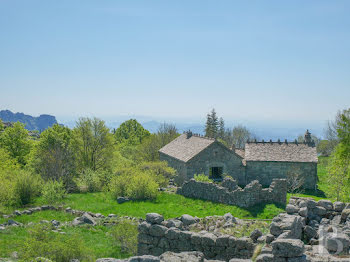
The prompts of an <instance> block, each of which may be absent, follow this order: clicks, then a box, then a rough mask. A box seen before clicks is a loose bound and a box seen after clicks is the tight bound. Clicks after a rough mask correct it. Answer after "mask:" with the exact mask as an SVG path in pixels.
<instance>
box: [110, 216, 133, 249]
mask: <svg viewBox="0 0 350 262" xmlns="http://www.w3.org/2000/svg"><path fill="white" fill-rule="evenodd" d="M137 234H138V231H137V225H136V224H135V223H133V222H131V221H129V220H121V221H120V222H119V223H118V224H116V225H115V226H114V227H113V229H112V231H111V236H112V238H113V240H114V243H115V245H116V246H119V247H120V249H121V252H122V253H127V254H128V255H135V254H136V251H137Z"/></svg>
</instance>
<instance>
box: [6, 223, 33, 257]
mask: <svg viewBox="0 0 350 262" xmlns="http://www.w3.org/2000/svg"><path fill="white" fill-rule="evenodd" d="M27 237H28V232H27V229H26V228H23V227H10V228H8V229H6V230H5V231H1V232H0V257H10V256H11V254H12V252H14V251H18V250H19V249H20V248H21V246H23V242H24V241H25V239H26V238H27Z"/></svg>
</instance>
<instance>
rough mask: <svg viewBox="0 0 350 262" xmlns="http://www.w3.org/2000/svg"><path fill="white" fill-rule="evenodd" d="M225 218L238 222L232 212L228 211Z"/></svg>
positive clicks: (228, 220)
mask: <svg viewBox="0 0 350 262" xmlns="http://www.w3.org/2000/svg"><path fill="white" fill-rule="evenodd" d="M224 219H225V221H227V222H231V223H236V222H237V220H236V218H235V217H234V216H233V215H232V214H231V213H226V214H225V215H224Z"/></svg>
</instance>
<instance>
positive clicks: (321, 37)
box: [0, 0, 350, 121]
mask: <svg viewBox="0 0 350 262" xmlns="http://www.w3.org/2000/svg"><path fill="white" fill-rule="evenodd" d="M0 40H1V41H0V109H10V110H12V111H15V112H18V111H19V112H24V113H27V114H32V115H39V114H41V113H48V114H53V115H56V116H77V115H80V116H82V115H95V116H99V117H113V116H116V115H145V116H151V117H157V118H171V117H177V118H185V117H186V118H187V117H193V118H196V117H200V116H201V117H203V116H205V114H206V113H207V112H208V111H209V110H210V109H211V108H212V107H215V108H216V110H217V111H218V112H219V113H220V115H222V116H223V117H224V118H225V119H231V120H233V119H246V120H251V121H254V120H256V119H260V120H265V119H266V120H271V119H272V120H277V121H278V120H281V121H282V120H284V121H308V120H311V119H312V120H313V121H324V120H327V119H330V118H332V117H333V116H334V114H335V113H336V111H337V110H338V109H343V108H347V107H349V106H350V1H347V0H344V1H337V0H327V1H322V0H315V1H305V0H299V1H295V0H293V1H280V0H278V1H268V0H267V1H262V0H257V1H246V0H242V1H234V0H228V1H224V0H220V1H218V0H215V1H214V0H213V1H204V0H198V1H194V0H183V1H179V0H176V1H170V0H159V1H151V0H147V1H144V0H143V1H134V0H133V1H130V0H125V1H117V0H109V1H107V0H95V1H89V0H80V1H77V0H67V1H66V0H59V1H48V0H41V1H36V0H23V1H17V0H0Z"/></svg>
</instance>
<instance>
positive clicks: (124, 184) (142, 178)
mask: <svg viewBox="0 0 350 262" xmlns="http://www.w3.org/2000/svg"><path fill="white" fill-rule="evenodd" d="M109 188H110V191H111V192H112V194H113V196H114V197H115V198H117V197H119V196H124V197H129V198H132V199H134V200H145V199H155V198H156V197H157V195H158V188H159V185H158V183H157V182H156V181H155V179H154V177H153V176H152V174H151V173H148V172H142V171H138V170H134V171H133V173H124V174H122V175H119V176H116V177H114V178H113V179H112V180H111V183H110V186H109Z"/></svg>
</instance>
